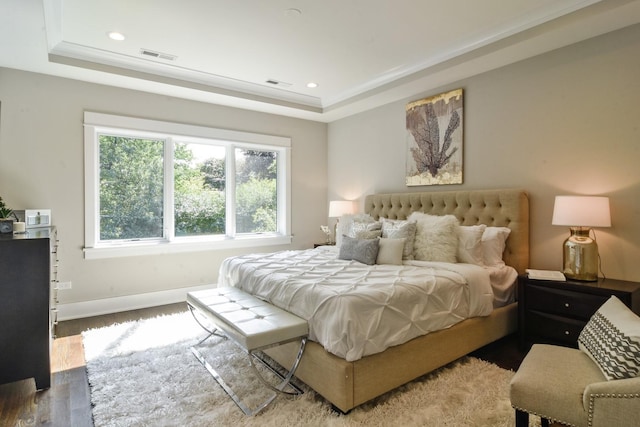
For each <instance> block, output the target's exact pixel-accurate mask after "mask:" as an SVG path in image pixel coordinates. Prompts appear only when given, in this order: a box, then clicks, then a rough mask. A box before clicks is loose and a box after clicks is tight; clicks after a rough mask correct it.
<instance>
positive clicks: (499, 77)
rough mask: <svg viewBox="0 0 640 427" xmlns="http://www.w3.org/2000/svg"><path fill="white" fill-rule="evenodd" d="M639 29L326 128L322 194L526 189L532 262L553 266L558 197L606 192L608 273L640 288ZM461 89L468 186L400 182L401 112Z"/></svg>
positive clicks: (603, 248) (557, 251)
mask: <svg viewBox="0 0 640 427" xmlns="http://www.w3.org/2000/svg"><path fill="white" fill-rule="evenodd" d="M639 52H640V25H636V26H634V27H630V28H627V29H624V30H621V31H618V32H615V33H611V34H608V35H605V36H601V37H599V38H595V39H592V40H588V41H586V42H582V43H580V44H576V45H573V46H569V47H567V48H563V49H560V50H557V51H554V52H551V53H548V54H545V55H541V56H538V57H535V58H532V59H529V60H525V61H522V62H519V63H516V64H513V65H510V66H506V67H503V68H500V69H497V70H494V71H490V72H487V73H484V74H481V75H477V76H474V77H472V78H469V79H466V80H462V81H459V82H456V83H454V84H452V85H449V86H447V87H442V88H439V89H436V90H430V91H428V92H424V93H417V94H416V95H415V96H413V97H411V98H408V99H405V100H402V101H401V102H395V103H392V104H388V105H385V106H382V107H380V108H377V109H375V110H371V111H368V112H364V113H361V114H359V115H356V116H352V117H349V118H345V119H342V120H339V121H336V122H333V123H331V124H329V134H328V138H329V140H328V142H329V198H330V199H334V198H336V199H341V198H345V199H358V200H359V201H360V202H361V203H362V201H363V196H364V195H366V194H370V193H376V192H410V191H428V190H433V191H453V190H461V189H465V190H467V189H483V188H505V187H517V188H523V189H525V190H526V191H527V192H529V194H530V200H531V225H532V227H531V266H532V267H534V268H542V269H556V270H559V269H560V268H561V264H562V252H561V248H562V242H563V241H564V239H565V238H566V237H567V236H568V230H566V229H565V228H564V227H557V226H552V225H551V215H552V211H553V201H554V197H555V196H556V195H559V194H598V195H600V194H601V195H608V196H609V197H610V202H611V215H612V223H613V226H612V227H611V228H608V229H598V230H597V237H598V242H599V246H600V254H601V257H602V266H603V270H604V272H605V274H606V275H607V276H608V277H612V278H618V279H626V280H635V281H640V171H639V167H638V165H639V163H640V78H639V76H640V55H639V54H638V53H639ZM456 88H463V89H464V104H465V105H464V109H465V110H464V183H463V184H462V185H450V186H434V187H406V186H405V185H404V171H405V156H406V131H405V105H406V103H407V102H410V101H414V100H416V99H420V98H423V97H426V96H430V95H435V94H437V93H441V92H444V91H447V90H452V89H456Z"/></svg>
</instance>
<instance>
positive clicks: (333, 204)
mask: <svg viewBox="0 0 640 427" xmlns="http://www.w3.org/2000/svg"><path fill="white" fill-rule="evenodd" d="M354 212H355V206H354V203H353V202H352V201H349V200H332V201H330V202H329V218H336V223H335V225H334V226H333V242H332V243H335V242H337V241H338V236H337V232H338V223H339V222H340V217H341V216H343V215H351V214H352V213H354Z"/></svg>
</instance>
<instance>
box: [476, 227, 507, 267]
mask: <svg viewBox="0 0 640 427" xmlns="http://www.w3.org/2000/svg"><path fill="white" fill-rule="evenodd" d="M509 233H511V229H510V228H507V227H487V228H485V229H484V233H482V256H483V258H484V265H487V266H490V267H491V266H496V265H504V261H503V260H502V254H503V253H504V248H505V247H506V242H507V237H509Z"/></svg>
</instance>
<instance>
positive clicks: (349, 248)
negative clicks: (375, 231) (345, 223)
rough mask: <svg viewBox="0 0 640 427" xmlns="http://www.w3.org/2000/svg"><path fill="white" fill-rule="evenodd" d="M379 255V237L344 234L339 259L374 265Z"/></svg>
mask: <svg viewBox="0 0 640 427" xmlns="http://www.w3.org/2000/svg"><path fill="white" fill-rule="evenodd" d="M377 257H378V239H354V238H353V237H349V236H347V235H343V236H342V245H340V253H339V255H338V258H339V259H343V260H347V261H351V260H353V261H358V262H361V263H363V264H367V265H373V264H375V263H376V258H377Z"/></svg>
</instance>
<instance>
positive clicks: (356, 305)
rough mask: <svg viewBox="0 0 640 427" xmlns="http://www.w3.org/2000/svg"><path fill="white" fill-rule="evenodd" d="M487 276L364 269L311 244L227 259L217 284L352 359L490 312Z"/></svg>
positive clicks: (464, 271)
mask: <svg viewBox="0 0 640 427" xmlns="http://www.w3.org/2000/svg"><path fill="white" fill-rule="evenodd" d="M490 274H491V270H490V269H485V268H482V267H478V266H475V265H471V264H447V263H434V262H423V261H405V264H404V265H372V266H368V265H364V264H361V263H359V262H356V261H343V260H339V259H337V251H331V250H321V249H310V250H303V251H283V252H276V253H270V254H252V255H244V256H238V257H232V258H228V259H226V260H225V261H224V262H223V264H222V266H221V268H220V277H219V285H218V286H236V287H238V288H241V289H243V290H244V291H245V292H248V293H251V294H253V295H256V296H258V297H260V298H262V299H264V300H266V301H269V302H270V303H272V304H274V305H276V306H278V307H280V308H283V309H285V310H287V311H290V312H292V313H294V314H296V315H298V316H300V317H302V318H304V319H306V320H307V321H308V322H309V338H310V339H311V340H314V341H316V342H318V343H320V344H321V345H322V346H323V347H324V348H325V349H326V350H327V351H329V352H331V353H333V354H335V355H337V356H339V357H342V358H344V359H346V360H347V361H354V360H358V359H360V358H361V357H363V356H367V355H370V354H374V353H378V352H381V351H384V350H385V349H386V348H388V347H391V346H394V345H398V344H402V343H405V342H407V341H409V340H411V339H412V338H415V337H417V336H420V335H424V334H427V333H429V332H432V331H437V330H440V329H444V328H448V327H450V326H452V325H454V324H456V323H458V322H460V321H462V320H464V319H466V318H469V317H474V316H486V315H488V314H490V313H491V311H492V310H493V304H494V295H493V292H492V287H491V283H490Z"/></svg>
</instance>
